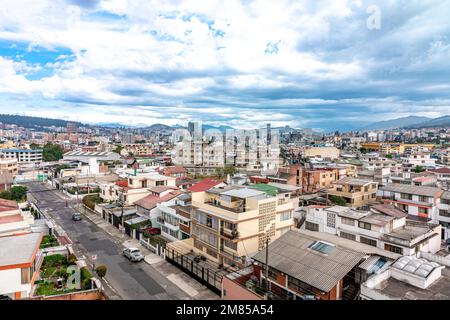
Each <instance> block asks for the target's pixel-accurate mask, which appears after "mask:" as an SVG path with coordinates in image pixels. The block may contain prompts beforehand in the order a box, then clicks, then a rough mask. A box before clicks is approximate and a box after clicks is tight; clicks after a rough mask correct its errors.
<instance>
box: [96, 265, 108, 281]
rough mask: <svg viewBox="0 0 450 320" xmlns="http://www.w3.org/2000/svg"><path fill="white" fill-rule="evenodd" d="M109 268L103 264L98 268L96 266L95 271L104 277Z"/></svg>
mask: <svg viewBox="0 0 450 320" xmlns="http://www.w3.org/2000/svg"><path fill="white" fill-rule="evenodd" d="M107 270H108V268H106V266H103V265H101V266H98V267H97V268H95V272H96V273H97V275H98V276H99V277H100V278H102V279H103V278H104V277H105V276H106V271H107Z"/></svg>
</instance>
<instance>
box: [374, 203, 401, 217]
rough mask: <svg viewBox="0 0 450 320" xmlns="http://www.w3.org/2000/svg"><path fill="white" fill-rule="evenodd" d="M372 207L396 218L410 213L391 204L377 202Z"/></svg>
mask: <svg viewBox="0 0 450 320" xmlns="http://www.w3.org/2000/svg"><path fill="white" fill-rule="evenodd" d="M371 209H373V210H375V211H378V212H381V213H383V214H386V215H388V216H391V217H394V218H405V217H407V216H408V214H407V213H406V212H404V211H402V210H400V209H398V208H396V207H394V206H393V205H390V204H376V205H374V206H372V207H371Z"/></svg>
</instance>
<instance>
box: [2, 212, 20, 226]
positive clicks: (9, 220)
mask: <svg viewBox="0 0 450 320" xmlns="http://www.w3.org/2000/svg"><path fill="white" fill-rule="evenodd" d="M19 221H23V217H22V215H20V214H12V215H9V216H4V217H0V224H6V223H12V222H19Z"/></svg>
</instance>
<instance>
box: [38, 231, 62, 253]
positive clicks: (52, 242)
mask: <svg viewBox="0 0 450 320" xmlns="http://www.w3.org/2000/svg"><path fill="white" fill-rule="evenodd" d="M57 246H59V242H58V239H57V238H56V237H55V236H54V235H50V234H47V235H45V236H44V237H43V238H42V242H41V246H40V248H41V249H45V248H51V247H57Z"/></svg>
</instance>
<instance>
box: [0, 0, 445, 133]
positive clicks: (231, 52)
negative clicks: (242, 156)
mask: <svg viewBox="0 0 450 320" xmlns="http://www.w3.org/2000/svg"><path fill="white" fill-rule="evenodd" d="M374 3H375V4H376V5H377V6H378V8H379V9H380V11H379V12H380V17H381V28H379V29H376V28H375V29H374V28H368V26H367V21H368V19H369V21H371V22H374V21H376V20H373V18H374V17H376V14H375V15H374V12H375V11H374V8H373V7H371V5H372V4H374ZM375 9H376V8H375ZM449 13H450V1H440V0H435V1H433V0H404V1H403V0H398V1H394V0H385V1H373V0H372V1H362V0H357V1H345V0H308V1H303V0H295V1H283V0H277V1H269V0H262V1H252V0H241V1H237V0H223V1H216V0H208V1H198V0H192V1H183V0H174V1H159V0H128V1H127V0H33V1H31V0H27V1H24V0H1V6H0V111H1V113H9V114H26V115H35V116H44V117H56V118H62V119H70V120H77V121H82V122H91V123H94V122H96V123H112V122H119V123H123V124H128V125H150V124H153V123H164V124H170V125H175V124H182V125H184V124H185V123H186V122H187V121H189V120H202V121H203V122H204V123H209V124H213V125H220V124H227V125H231V126H234V127H236V128H250V127H256V126H260V125H261V124H263V123H266V122H271V123H272V124H273V125H275V126H278V125H280V126H281V125H291V126H293V127H310V128H322V129H326V130H334V129H344V128H350V129H351V128H352V127H358V126H361V125H364V124H365V123H369V122H373V121H378V120H386V119H392V118H397V117H402V116H408V115H421V116H429V117H438V116H442V115H446V114H450V19H449ZM372 26H373V24H372Z"/></svg>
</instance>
